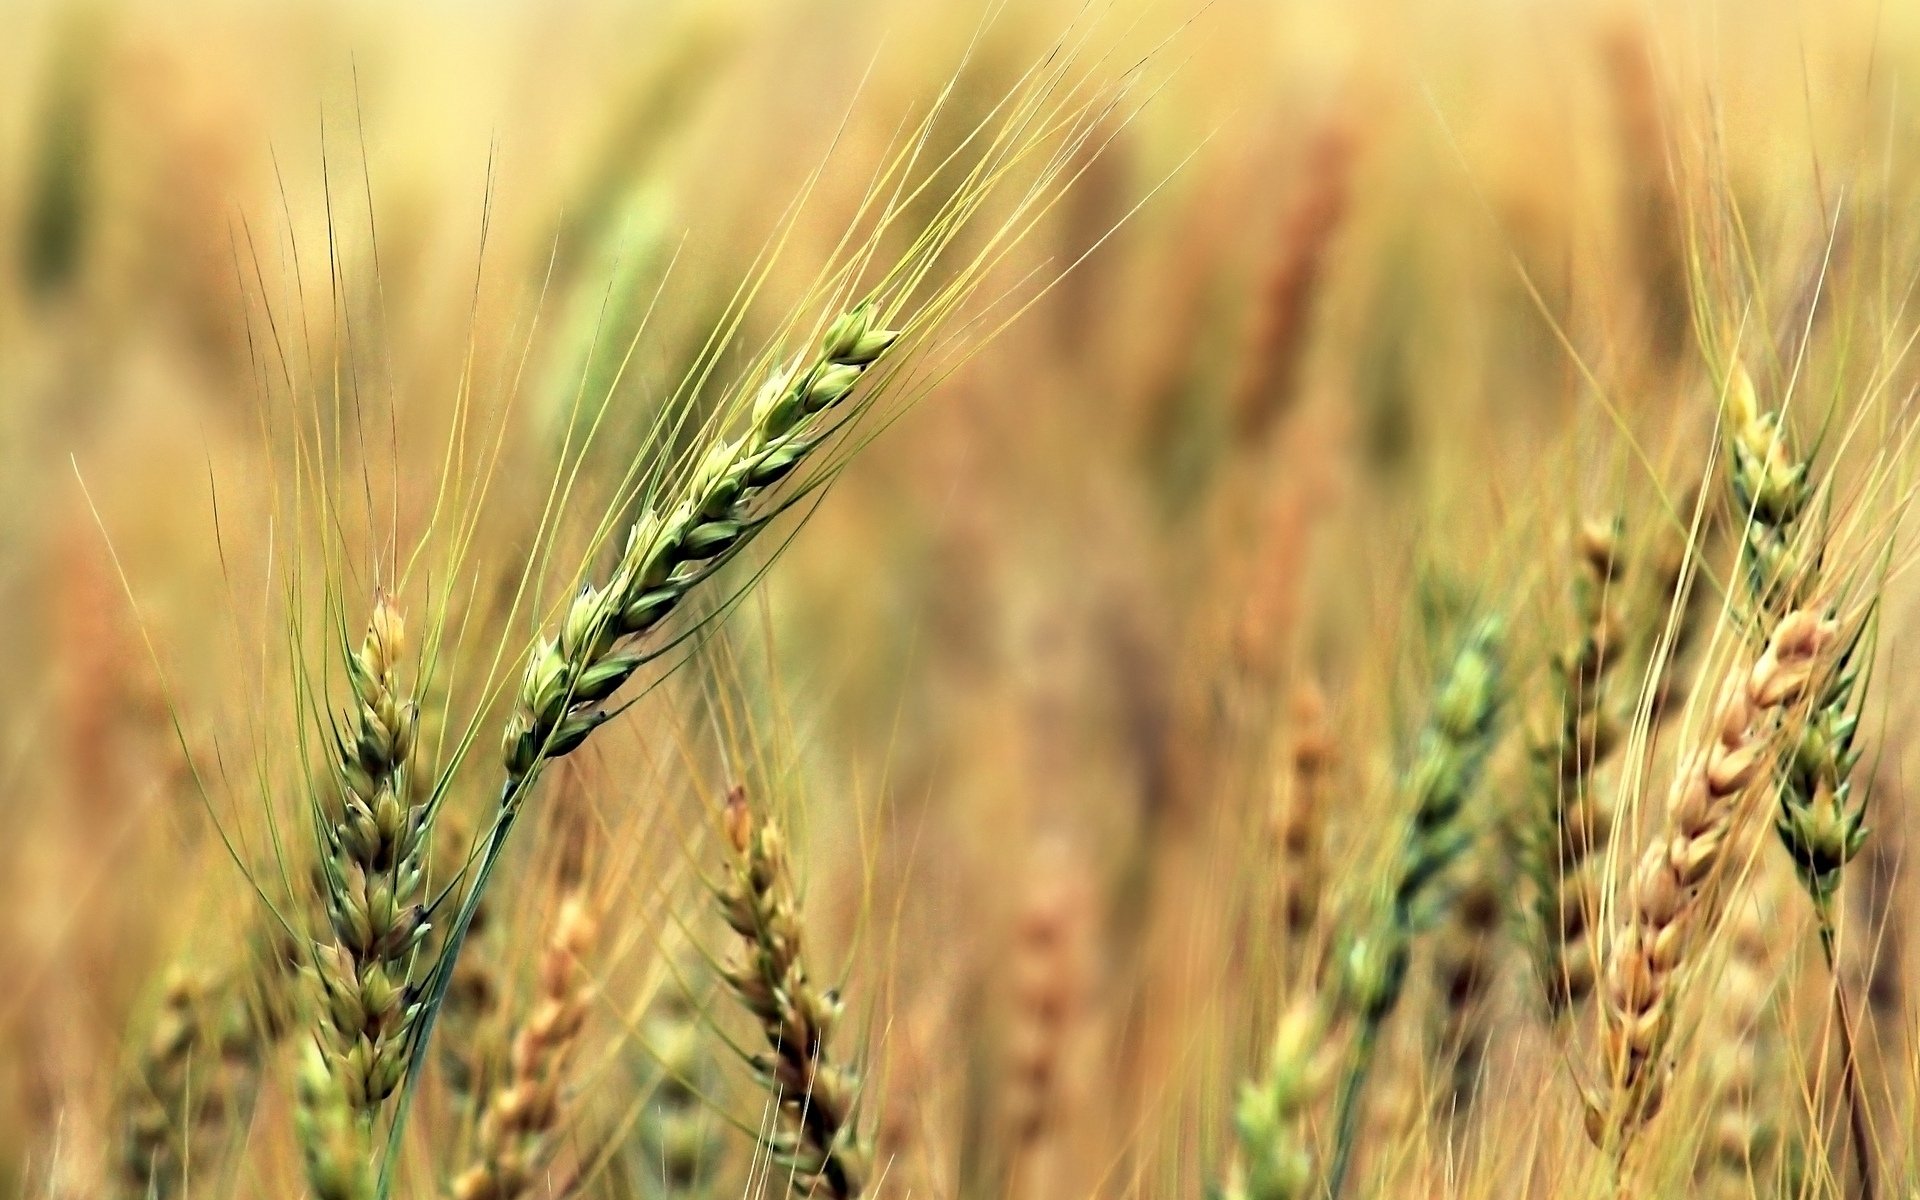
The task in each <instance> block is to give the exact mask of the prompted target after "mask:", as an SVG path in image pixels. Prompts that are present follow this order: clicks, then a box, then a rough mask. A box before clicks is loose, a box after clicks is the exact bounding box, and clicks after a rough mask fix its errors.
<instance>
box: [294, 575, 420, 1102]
mask: <svg viewBox="0 0 1920 1200" xmlns="http://www.w3.org/2000/svg"><path fill="white" fill-rule="evenodd" d="M405 653H406V627H405V624H404V622H403V620H402V618H401V615H400V610H399V609H398V608H397V607H395V605H394V604H393V602H392V600H391V599H390V598H389V597H388V596H387V595H386V594H385V593H381V594H380V595H378V596H376V597H375V599H374V605H373V615H372V617H371V619H370V620H369V622H368V626H367V633H366V637H365V639H364V640H363V641H362V642H361V644H360V648H359V650H358V651H354V652H350V653H348V654H347V656H346V657H347V679H348V683H349V684H350V685H351V687H352V689H353V699H354V704H353V708H352V711H351V712H350V713H349V714H348V721H347V724H346V726H345V727H344V728H338V729H336V731H335V741H334V749H335V760H334V766H335V783H336V784H337V786H338V795H337V797H335V800H334V805H333V807H332V808H331V809H330V810H317V812H316V816H317V825H318V830H317V832H318V837H319V841H320V879H321V883H322V887H323V892H324V894H323V896H322V897H321V899H322V901H323V903H324V907H325V910H326V920H327V929H326V931H325V936H324V937H323V938H322V939H321V940H320V941H319V942H318V943H317V944H316V945H315V946H314V948H313V964H312V967H313V975H314V979H315V981H316V983H317V990H318V992H319V1010H320V1011H319V1016H320V1018H321V1020H320V1030H319V1038H320V1044H321V1047H322V1049H323V1050H324V1052H325V1063H326V1067H327V1070H329V1071H330V1072H332V1073H333V1075H334V1076H335V1077H336V1078H337V1079H338V1081H339V1086H340V1094H341V1097H342V1098H343V1099H344V1101H345V1103H346V1104H347V1106H348V1107H349V1108H351V1109H352V1110H353V1111H354V1112H355V1113H356V1114H357V1115H358V1116H359V1117H360V1119H361V1120H362V1122H364V1123H368V1124H371V1122H372V1121H373V1119H374V1117H375V1116H376V1115H377V1114H378V1112H379V1110H380V1107H381V1105H382V1104H383V1103H384V1101H385V1100H386V1098H387V1097H388V1096H390V1095H392V1094H393V1090H394V1089H395V1088H396V1087H398V1086H399V1083H400V1078H401V1075H402V1073H403V1072H404V1071H405V1068H406V1037H407V1031H408V1028H409V1027H410V1025H411V1024H412V1021H413V1016H414V1007H413V1000H414V997H413V996H412V994H411V987H412V967H413V962H414V958H415V951H416V949H417V948H418V947H419V945H420V942H421V939H422V938H424V937H425V936H426V932H427V926H426V922H425V918H424V910H423V908H422V905H421V903H420V899H421V891H422V887H423V885H424V883H425V878H426V842H427V812H428V810H427V808H426V807H425V806H421V805H414V804H411V803H410V802H409V800H408V795H409V793H408V788H407V783H406V780H405V778H404V775H405V772H406V769H407V760H408V757H409V755H410V754H411V753H412V751H413V746H414V731H415V727H416V724H417V722H418V720H419V709H418V707H417V706H416V704H415V703H414V701H413V699H412V697H411V696H410V695H409V694H408V693H407V691H406V690H405V689H404V688H403V686H402V684H401V681H400V678H399V667H400V661H401V659H402V658H403V656H404V655H405Z"/></svg>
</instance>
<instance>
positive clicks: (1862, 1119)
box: [1726, 362, 1874, 1200]
mask: <svg viewBox="0 0 1920 1200" xmlns="http://www.w3.org/2000/svg"><path fill="white" fill-rule="evenodd" d="M1726 417H1727V425H1728V434H1729V437H1728V440H1729V444H1730V451H1729V455H1728V458H1729V468H1728V473H1727V475H1728V481H1729V483H1730V484H1731V487H1732V490H1733V494H1734V499H1735V501H1736V502H1737V503H1739V504H1740V505H1742V507H1743V510H1744V511H1745V512H1746V514H1747V518H1748V519H1747V526H1746V529H1747V534H1746V547H1745V553H1744V555H1743V559H1744V561H1745V563H1746V565H1747V585H1748V593H1749V595H1750V597H1751V598H1752V600H1753V602H1754V605H1755V607H1756V609H1757V610H1758V611H1757V613H1756V616H1757V617H1758V619H1759V622H1760V625H1761V628H1762V629H1765V628H1766V625H1767V622H1768V621H1770V620H1773V619H1774V618H1776V617H1777V615H1778V614H1779V612H1780V611H1782V609H1783V608H1784V607H1785V606H1787V605H1791V604H1797V603H1799V602H1800V599H1801V597H1802V596H1804V595H1805V594H1806V593H1807V592H1808V591H1809V590H1810V589H1811V588H1813V587H1814V586H1816V585H1817V583H1818V576H1819V573H1820V567H1821V565H1822V558H1823V557H1824V551H1825V545H1824V541H1823V539H1822V538H1820V537H1817V536H1809V535H1808V533H1807V531H1806V530H1803V529H1802V527H1801V520H1800V518H1801V515H1802V514H1803V513H1804V512H1805V511H1806V510H1807V508H1808V507H1809V506H1810V505H1811V504H1812V502H1813V499H1814V492H1815V484H1814V480H1813V474H1812V464H1811V462H1810V461H1809V460H1808V459H1806V458H1803V457H1801V456H1800V455H1798V454H1797V453H1795V451H1794V449H1793V447H1792V445H1791V444H1790V443H1789V441H1788V440H1787V436H1786V431H1785V430H1784V429H1783V428H1782V427H1781V424H1780V420H1779V417H1778V416H1777V415H1776V414H1774V413H1770V412H1762V411H1761V410H1760V405H1759V400H1758V397H1757V395H1756V394H1755V391H1754V387H1753V380H1752V377H1751V376H1749V375H1748V373H1747V371H1746V369H1745V368H1744V367H1742V366H1741V365H1740V364H1739V363H1737V362H1736V363H1735V364H1734V365H1733V368H1732V370H1731V374H1730V377H1729V379H1728V382H1727V399H1726ZM1863 631H1864V625H1863V626H1862V630H1861V631H1859V632H1856V633H1855V635H1854V636H1853V637H1852V638H1851V639H1849V641H1848V644H1847V645H1846V647H1845V648H1844V649H1843V650H1842V651H1841V652H1840V654H1839V655H1838V661H1837V662H1836V664H1835V665H1834V667H1833V668H1832V670H1831V671H1829V672H1828V674H1827V676H1826V678H1825V679H1824V680H1823V682H1822V684H1821V687H1820V690H1819V692H1818V694H1817V695H1816V697H1815V699H1814V702H1813V712H1812V715H1811V716H1810V718H1809V719H1808V721H1807V722H1806V724H1805V726H1804V727H1803V728H1802V729H1801V731H1800V734H1799V737H1798V739H1797V741H1796V742H1795V743H1794V744H1793V745H1792V746H1791V747H1790V748H1789V749H1788V750H1787V752H1786V753H1784V754H1783V755H1782V757H1781V760H1780V762H1779V765H1778V767H1777V768H1776V776H1777V779H1776V785H1775V786H1776V789H1777V791H1778V793H1779V800H1780V807H1779V810H1778V812H1777V813H1776V815H1775V819H1774V828H1775V829H1776V830H1777V831H1778V832H1779V835H1780V841H1781V844H1782V845H1784V846H1785V847H1786V850H1787V853H1788V855H1789V856H1790V857H1791V858H1792V859H1793V863H1794V868H1795V870H1796V872H1797V873H1798V874H1799V877H1800V882H1801V884H1802V886H1803V887H1805V889H1806V891H1807V895H1808V897H1809V898H1810V899H1811V900H1812V901H1813V909H1814V916H1815V919H1816V921H1817V923H1818V927H1819V931H1820V951H1821V954H1822V956H1823V957H1824V959H1825V960H1826V966H1827V975H1828V977H1829V978H1830V979H1831V980H1832V983H1833V988H1832V993H1833V1005H1834V1009H1835V1011H1836V1013H1837V1014H1838V1027H1839V1030H1840V1053H1841V1073H1842V1075H1843V1077H1844V1079H1845V1086H1846V1103H1847V1132H1848V1137H1849V1139H1850V1141H1851V1143H1852V1147H1853V1154H1854V1159H1855V1161H1856V1163H1857V1164H1858V1168H1859V1172H1860V1191H1861V1196H1862V1197H1863V1200H1873V1195H1874V1171H1873V1152H1872V1143H1871V1139H1870V1138H1869V1136H1868V1133H1867V1128H1866V1096H1865V1091H1864V1089H1863V1088H1862V1086H1861V1083H1860V1066H1859V1060H1858V1057H1857V1054H1856V1051H1855V1037H1854V1031H1853V1017H1852V1013H1851V1010H1850V1007H1849V1005H1848V1004H1847V998H1846V992H1845V989H1844V987H1843V986H1842V983H1841V979H1840V973H1839V969H1838V959H1837V957H1836V953H1835V942H1836V940H1837V937H1838V925H1837V919H1836V915H1835V911H1834V896H1835V894H1836V893H1837V892H1838V890H1839V886H1840V874H1841V871H1842V870H1843V869H1844V868H1845V866H1846V865H1847V863H1849V862H1851V861H1852V860H1853V858H1854V857H1855V856H1856V855H1858V854H1859V853H1860V848H1861V847H1862V846H1863V845H1864V844H1865V843H1866V838H1867V829H1866V825H1865V820H1866V798H1865V796H1864V794H1863V795H1862V796H1861V797H1860V798H1859V800H1858V801H1857V802H1856V801H1855V799H1854V797H1853V790H1852V782H1851V776H1852V773H1853V768H1854V766H1855V765H1856V764H1857V763H1858V761H1859V757H1860V752H1859V750H1858V749H1856V748H1855V746H1854V735H1855V734H1856V732H1857V731H1858V729H1859V714H1858V706H1859V704H1860V702H1861V701H1862V700H1863V699H1864V695H1865V687H1864V684H1863V680H1862V679H1861V676H1860V672H1859V668H1858V666H1857V664H1856V663H1855V660H1854V655H1855V651H1856V650H1857V649H1858V648H1859V641H1860V632H1863Z"/></svg>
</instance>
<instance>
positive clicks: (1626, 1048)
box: [1587, 612, 1833, 1153]
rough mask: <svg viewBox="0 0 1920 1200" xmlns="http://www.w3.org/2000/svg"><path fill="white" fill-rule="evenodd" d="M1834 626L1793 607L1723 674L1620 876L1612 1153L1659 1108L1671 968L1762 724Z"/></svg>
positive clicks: (1758, 753)
mask: <svg viewBox="0 0 1920 1200" xmlns="http://www.w3.org/2000/svg"><path fill="white" fill-rule="evenodd" d="M1832 636H1833V626H1832V624H1831V623H1830V622H1827V621H1824V620H1822V619H1821V618H1819V617H1815V616H1813V615H1812V614H1810V613H1806V612H1794V613H1791V614H1789V615H1788V616H1787V617H1786V618H1785V619H1783V620H1782V621H1781V622H1780V623H1779V625H1778V626H1777V627H1776V629H1775V630H1774V634H1773V637H1772V638H1771V640H1770V641H1769V643H1768V645H1767V648H1766V651H1765V652H1764V653H1763V654H1762V655H1761V656H1760V657H1759V659H1758V660H1757V661H1755V662H1754V663H1753V664H1752V666H1751V667H1749V668H1748V669H1746V670H1744V671H1739V672H1736V673H1734V674H1733V675H1732V676H1731V677H1729V678H1728V679H1727V681H1726V684H1725V687H1724V689H1723V691H1722V694H1721V697H1720V700H1719V703H1718V704H1717V705H1716V707H1715V710H1714V715H1713V718H1712V722H1711V726H1710V728H1711V729H1712V739H1711V741H1709V742H1708V743H1707V744H1706V745H1705V746H1702V747H1700V748H1699V749H1697V750H1696V751H1694V752H1693V753H1692V754H1690V755H1689V756H1688V757H1687V759H1686V760H1685V761H1684V762H1683V763H1682V765H1681V766H1680V768H1679V770H1678V771H1677V773H1676V775H1675V778H1674V784H1673V790H1672V792H1671V793H1670V795H1669V798H1668V801H1667V811H1666V821H1665V825H1664V827H1663V828H1662V830H1661V831H1660V833H1659V834H1658V835H1657V836H1656V838H1655V839H1654V841H1653V843H1652V844H1651V845H1650V846H1648V847H1647V850H1646V853H1645V855H1644V856H1643V857H1642V858H1641V859H1640V862H1639V865H1638V866H1637V867H1636V868H1635V869H1634V872H1633V875H1632V877H1631V878H1630V879H1629V880H1628V882H1627V885H1626V891H1625V893H1624V895H1623V896H1622V900H1621V904H1622V915H1621V923H1620V925H1619V926H1618V928H1616V929H1615V930H1614V934H1613V940H1612V944H1611V945H1610V946H1609V948H1608V950H1607V959H1606V969H1605V972H1604V977H1603V978H1604V996H1605V1001H1604V1005H1603V1009H1602V1016H1603V1035H1602V1053H1603V1057H1604V1063H1605V1069H1606V1076H1605V1079H1606V1083H1605V1089H1606V1090H1605V1091H1604V1093H1603V1094H1601V1095H1599V1096H1589V1097H1588V1100H1587V1128H1588V1132H1589V1134H1590V1135H1592V1137H1593V1138H1594V1140H1595V1142H1596V1143H1599V1144H1602V1145H1611V1146H1613V1147H1614V1148H1615V1149H1616V1152H1618V1153H1624V1148H1625V1146H1626V1144H1627V1143H1628V1142H1629V1141H1630V1140H1631V1138H1632V1135H1633V1134H1634V1132H1635V1131H1637V1130H1638V1129H1639V1127H1640V1126H1642V1125H1644V1124H1645V1123H1646V1121H1647V1120H1649V1119H1650V1118H1651V1117H1652V1116H1653V1115H1654V1114H1655V1113H1656V1112H1657V1111H1658V1110H1659V1107H1660V1101H1661V1097H1662V1093H1663V1091H1664V1087H1665V1082H1666V1080H1665V1067H1664V1065H1663V1064H1662V1063H1661V1061H1660V1056H1661V1054H1662V1053H1663V1052H1664V1050H1665V1047H1666V1043H1667V1041H1668V1038H1669V1034H1670V1032H1671V1026H1672V1022H1673V1016H1674V998H1675V996H1674V993H1675V984H1676V975H1677V973H1678V971H1679V970H1680V968H1681V967H1683V966H1685V965H1686V963H1687V961H1688V956H1689V955H1690V954H1691V953H1692V951H1693V949H1694V945H1695V943H1696V940H1697V939H1698V938H1700V937H1702V936H1704V935H1705V934H1706V933H1707V931H1708V930H1709V929H1710V928H1711V927H1712V923H1713V916H1714V914H1713V911H1712V904H1711V897H1710V895H1709V892H1708V885H1709V884H1710V883H1712V882H1713V880H1714V879H1715V878H1716V876H1717V874H1718V871H1719V868H1720V866H1721V864H1722V861H1723V859H1724V858H1725V855H1726V851H1727V845H1728V840H1729V838H1730V837H1732V835H1733V834H1734V832H1735V830H1736V829H1737V827H1738V825H1739V823H1740V821H1741V819H1742V818H1743V817H1744V816H1745V815H1747V814H1746V811H1745V805H1744V804H1743V801H1744V800H1745V799H1746V797H1747V796H1748V795H1749V794H1750V793H1751V791H1752V790H1753V786H1754V784H1755V782H1756V781H1757V780H1759V779H1760V778H1762V775H1763V772H1764V769H1765V767H1766V755H1767V752H1768V732H1769V731H1768V724H1769V722H1770V721H1771V720H1772V719H1773V718H1774V716H1775V714H1777V713H1778V711H1779V710H1780V709H1782V708H1784V707H1786V706H1788V705H1790V704H1793V703H1795V702H1797V701H1798V700H1799V699H1800V698H1801V696H1802V695H1803V694H1804V692H1805V689H1806V687H1807V685H1808V682H1809V680H1810V679H1811V677H1812V674H1813V671H1814V669H1815V667H1816V665H1817V662H1818V658H1819V656H1820V654H1821V653H1822V651H1823V650H1824V649H1825V648H1826V646H1827V644H1828V643H1829V641H1830V640H1831V639H1832ZM1614 1139H1617V1141H1616V1140H1614Z"/></svg>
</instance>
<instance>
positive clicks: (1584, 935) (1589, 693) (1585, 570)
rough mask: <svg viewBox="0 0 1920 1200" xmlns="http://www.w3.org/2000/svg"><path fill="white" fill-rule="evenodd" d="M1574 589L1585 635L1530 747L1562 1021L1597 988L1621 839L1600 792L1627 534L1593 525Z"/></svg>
mask: <svg viewBox="0 0 1920 1200" xmlns="http://www.w3.org/2000/svg"><path fill="white" fill-rule="evenodd" d="M1577 549H1578V552H1579V553H1578V557H1579V560H1580V574H1579V576H1578V577H1577V578H1576V582H1575V584H1574V589H1573V593H1574V605H1575V608H1576V609H1577V611H1578V615H1579V630H1578V632H1577V633H1576V634H1575V636H1574V637H1573V638H1572V639H1571V640H1570V641H1569V643H1568V644H1567V645H1566V646H1565V647H1563V648H1562V649H1561V650H1560V651H1559V652H1558V653H1557V654H1556V655H1555V656H1554V658H1553V663H1552V677H1553V685H1552V691H1551V700H1550V701H1549V703H1548V705H1547V706H1546V707H1547V712H1546V714H1545V715H1544V718H1543V719H1541V720H1539V721H1537V722H1536V725H1535V730H1534V733H1533V736H1532V744H1531V746H1530V747H1529V750H1530V755H1531V758H1532V761H1533V786H1534V794H1535V796H1536V801H1535V803H1536V805H1537V809H1538V812H1539V815H1540V816H1541V817H1542V818H1544V819H1541V820H1537V821H1529V822H1528V823H1527V826H1526V827H1527V829H1528V830H1529V832H1528V834H1527V835H1526V842H1527V844H1526V845H1525V851H1526V856H1527V864H1528V867H1529V870H1530V871H1531V872H1532V875H1533V896H1534V905H1535V909H1534V921H1535V929H1534V937H1533V941H1534V945H1535V948H1536V953H1537V954H1538V962H1537V964H1536V970H1537V973H1538V975H1539V977H1540V982H1541V984H1542V986H1543V987H1544V989H1545V998H1546V1004H1547V1011H1548V1012H1549V1013H1550V1014H1552V1015H1554V1016H1559V1015H1561V1014H1563V1013H1565V1012H1566V1011H1567V1010H1569V1009H1570V1008H1572V1007H1573V1006H1574V1005H1576V1004H1578V1003H1580V1002H1581V1001H1583V1000H1585V999H1586V998H1587V996H1588V995H1589V994H1591V993H1592V991H1593V980H1594V955H1593V949H1592V946H1591V944H1590V940H1589V938H1588V926H1589V922H1590V921H1591V919H1592V915H1593V913H1594V912H1595V911H1596V910H1597V908H1598V901H1599V883H1600V881H1599V878H1598V873H1597V870H1596V868H1597V863H1596V862H1595V861H1594V859H1593V850H1594V848H1595V847H1596V846H1604V845H1605V844H1606V842H1607V839H1608V837H1610V836H1611V835H1612V830H1613V824H1614V813H1613V809H1612V806H1611V804H1610V803H1609V802H1608V797H1607V796H1606V794H1605V793H1604V791H1603V790H1602V789H1601V788H1599V787H1598V786H1596V777H1597V775H1598V774H1599V770H1600V767H1601V765H1602V764H1603V763H1604V762H1605V761H1606V760H1607V758H1608V757H1609V756H1611V755H1612V753H1613V752H1614V750H1615V748H1616V747H1617V746H1618V745H1619V743H1620V740H1621V738H1620V732H1621V731H1620V723H1619V721H1618V720H1617V719H1616V717H1615V716H1614V714H1613V712H1612V710H1611V709H1610V708H1609V706H1608V704H1607V703H1606V700H1607V681H1608V678H1609V676H1610V675H1611V674H1612V673H1613V670H1614V668H1615V665H1616V664H1617V663H1618V662H1619V660H1620V659H1621V657H1622V656H1623V655H1622V641H1623V637H1622V629H1623V627H1624V620H1623V618H1622V616H1621V613H1620V609H1619V605H1618V603H1617V601H1616V599H1615V595H1616V592H1617V587H1616V585H1617V582H1618V578H1619V574H1620V527H1619V523H1618V522H1617V521H1614V522H1597V521H1595V522H1588V523H1586V524H1585V525H1583V526H1582V527H1581V529H1580V532H1579V536H1578V539H1577Z"/></svg>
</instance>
